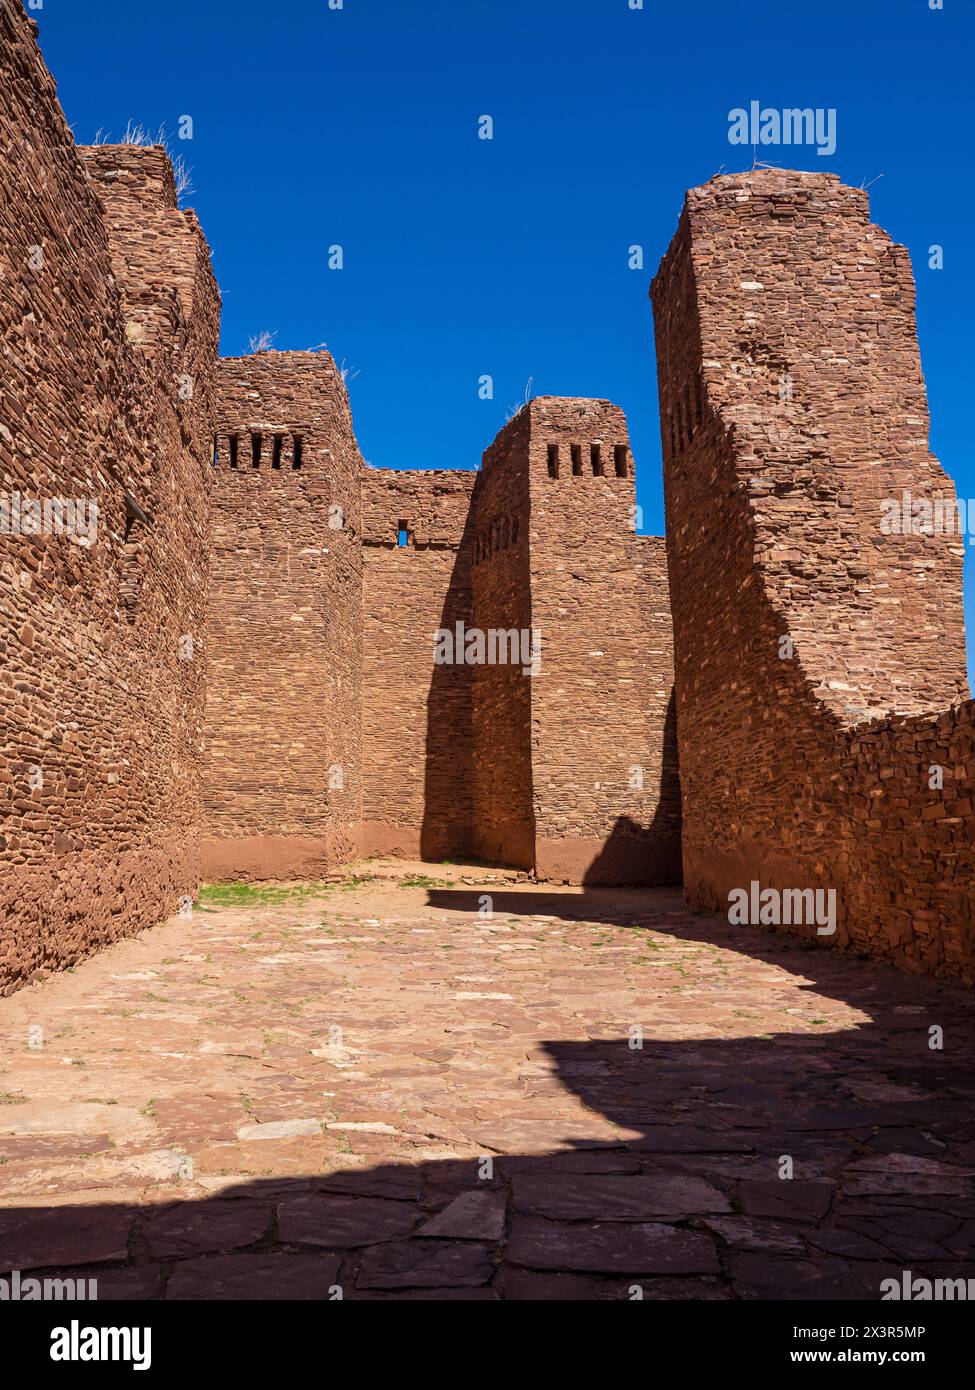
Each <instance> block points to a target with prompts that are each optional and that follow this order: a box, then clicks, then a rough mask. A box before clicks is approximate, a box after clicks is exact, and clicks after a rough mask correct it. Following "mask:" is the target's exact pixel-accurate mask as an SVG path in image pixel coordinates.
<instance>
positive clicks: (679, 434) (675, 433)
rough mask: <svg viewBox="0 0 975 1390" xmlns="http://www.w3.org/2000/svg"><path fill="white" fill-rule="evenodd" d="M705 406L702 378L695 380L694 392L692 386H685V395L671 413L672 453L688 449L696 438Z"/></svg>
mask: <svg viewBox="0 0 975 1390" xmlns="http://www.w3.org/2000/svg"><path fill="white" fill-rule="evenodd" d="M702 415H703V405H702V401H701V378H700V377H695V378H694V388H693V392H692V390H691V386H690V384H688V385H687V386H685V388H684V394H683V397H682V398H681V399H679V400H678V401H677V404H676V405H675V406H674V407H673V409H672V410H671V412H670V452H671V454H676V453H678V452H679V451H680V450H681V449H684V448H686V447H687V445H688V444H690V442H691V440H692V439H693V438H694V431H695V430H696V429H697V427H698V426H699V425H700V423H701V417H702Z"/></svg>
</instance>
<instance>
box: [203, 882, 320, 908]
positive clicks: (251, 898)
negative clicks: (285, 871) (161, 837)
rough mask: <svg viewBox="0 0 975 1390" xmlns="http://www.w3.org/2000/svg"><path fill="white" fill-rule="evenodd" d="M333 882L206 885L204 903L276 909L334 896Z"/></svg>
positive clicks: (220, 905) (219, 905) (215, 905)
mask: <svg viewBox="0 0 975 1390" xmlns="http://www.w3.org/2000/svg"><path fill="white" fill-rule="evenodd" d="M333 887H334V885H333V884H331V883H315V882H311V883H292V884H280V883H244V882H243V881H242V880H240V879H235V880H234V881H233V882H231V883H204V884H202V885H201V887H200V904H201V906H204V905H206V904H210V905H211V906H212V907H276V906H279V905H281V904H284V903H303V902H307V901H308V900H309V899H310V898H318V897H321V895H322V894H323V893H330V892H331V891H332V889H333Z"/></svg>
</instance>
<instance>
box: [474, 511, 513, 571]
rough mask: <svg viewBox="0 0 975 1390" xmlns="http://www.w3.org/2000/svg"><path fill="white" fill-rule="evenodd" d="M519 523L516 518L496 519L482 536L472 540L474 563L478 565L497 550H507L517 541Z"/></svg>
mask: <svg viewBox="0 0 975 1390" xmlns="http://www.w3.org/2000/svg"><path fill="white" fill-rule="evenodd" d="M518 530H519V522H518V518H517V517H516V516H514V517H507V516H501V517H497V518H496V519H495V520H494V521H492V522H491V525H490V526H489V527H488V529H487V530H486V531H485V532H484V534H483V535H481V536H477V537H476V538H475V540H474V563H475V565H479V564H480V563H481V561H482V560H488V559H490V557H491V556H492V555H495V554H496V553H497V552H498V551H499V550H507V549H508V546H509V545H514V543H515V541H516V540H517V539H518Z"/></svg>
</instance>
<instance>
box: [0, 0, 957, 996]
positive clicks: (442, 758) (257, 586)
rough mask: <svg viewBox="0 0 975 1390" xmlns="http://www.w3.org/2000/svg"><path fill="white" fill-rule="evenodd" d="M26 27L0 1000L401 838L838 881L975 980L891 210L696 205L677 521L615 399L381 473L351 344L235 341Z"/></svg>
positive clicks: (837, 187) (927, 480) (568, 859)
mask: <svg viewBox="0 0 975 1390" xmlns="http://www.w3.org/2000/svg"><path fill="white" fill-rule="evenodd" d="M0 40H2V43H0V66H2V86H0V93H2V95H0V186H2V189H3V194H4V197H3V202H2V206H0V224H2V232H3V236H2V241H0V313H2V335H3V365H4V372H3V382H2V400H0V473H2V479H0V491H2V494H3V510H2V513H0V523H2V530H3V534H2V537H0V609H2V615H3V622H2V627H0V653H2V665H0V768H2V771H3V781H2V787H0V796H2V798H3V799H2V802H0V865H2V875H0V914H2V916H0V921H2V926H0V992H9V991H10V990H12V989H14V988H17V987H18V986H19V985H21V984H23V983H24V982H25V981H28V980H30V979H31V978H32V977H34V976H35V975H36V974H37V972H38V971H41V970H46V969H51V968H61V967H65V966H68V965H70V964H72V963H73V962H75V961H77V960H79V959H80V958H81V957H83V956H84V955H86V954H87V953H89V952H91V951H93V950H96V949H98V948H99V947H101V946H103V945H105V944H107V943H109V942H111V941H114V940H117V939H118V938H120V937H123V936H127V935H131V934H133V933H135V932H138V931H140V930H141V929H143V928H144V927H147V926H149V925H151V924H153V923H155V922H158V921H160V920H162V919H165V918H166V917H168V916H171V915H173V914H174V913H175V912H177V911H178V910H181V909H182V910H186V909H187V908H188V905H189V904H190V903H191V901H192V899H193V897H194V895H195V893H196V891H197V888H198V885H199V882H200V879H201V877H205V878H226V877H278V878H305V877H320V876H321V875H323V874H325V873H327V872H329V871H330V870H332V869H334V868H335V867H336V866H337V865H339V864H341V863H343V862H347V861H348V860H350V859H352V858H355V857H357V856H361V855H369V854H379V853H382V854H393V855H403V856H409V857H417V856H420V857H423V858H425V859H429V860H434V861H436V860H443V859H445V858H451V859H456V858H459V857H464V856H471V857H474V858H477V859H479V860H481V861H485V862H489V863H496V864H504V865H509V866H513V867H517V868H521V869H523V870H525V871H526V872H528V873H531V874H533V875H534V876H536V877H537V878H538V879H541V880H550V881H553V882H562V883H574V884H584V885H586V886H596V885H600V884H627V885H659V884H671V883H678V882H681V881H683V883H684V887H685V892H686V894H687V897H688V899H689V901H690V902H691V903H692V904H693V905H696V906H698V907H700V908H704V909H712V910H720V911H722V912H724V911H727V907H728V901H729V894H731V893H732V892H733V891H734V890H736V889H743V888H746V889H747V888H749V887H750V886H751V885H757V886H758V887H759V888H760V889H761V890H766V889H776V890H779V891H782V892H788V891H795V890H799V891H806V890H809V889H812V888H828V889H830V890H834V891H835V894H836V898H837V902H838V912H837V923H836V931H835V934H834V935H833V936H832V937H831V942H832V944H838V945H845V946H849V947H852V948H854V949H856V950H858V951H861V952H864V953H867V954H870V955H874V956H878V957H883V958H886V959H888V960H891V961H894V962H896V963H897V964H899V965H901V966H904V967H907V968H910V969H915V970H922V971H926V972H930V973H936V974H938V973H944V974H952V975H955V976H957V977H959V978H962V979H966V980H971V979H972V977H973V973H975V950H973V910H975V908H973V904H975V898H973V877H975V836H973V830H975V813H973V807H972V783H973V776H975V730H973V715H972V710H973V705H972V702H971V701H970V700H969V699H968V688H967V683H966V676H965V638H964V624H963V615H962V601H961V570H962V558H963V554H964V537H959V536H958V534H956V533H952V532H951V531H946V530H943V529H938V528H934V529H933V530H932V529H931V528H928V530H927V531H920V532H917V531H912V530H911V529H910V528H902V529H901V530H899V531H892V530H890V529H886V530H885V529H884V528H883V527H882V525H881V514H882V507H883V505H884V503H885V502H889V500H890V499H896V498H900V497H902V496H905V495H910V496H911V497H913V498H915V499H924V500H926V501H928V502H930V503H931V504H932V506H933V505H934V504H935V503H936V502H937V501H938V499H941V500H942V502H945V501H947V502H948V503H950V504H953V503H954V489H953V486H952V484H951V482H950V480H949V479H948V478H947V476H946V475H945V474H944V472H943V471H942V469H941V467H940V465H939V464H938V462H937V460H936V459H935V458H934V457H933V456H932V455H931V453H930V450H929V446H928V424H929V422H928V413H927V404H926V396H925V388H924V381H923V377H922V373H921V366H920V358H919V353H918V345H917V336H916V328H915V317H914V286H913V281H912V277H911V270H910V265H909V261H908V256H907V253H906V251H905V250H904V248H903V247H900V246H897V245H895V244H894V243H893V242H891V241H890V239H889V238H888V237H887V236H886V235H885V233H884V232H882V231H881V230H880V229H879V228H877V227H875V226H873V225H872V224H871V222H870V218H869V207H868V199H867V195H866V193H865V192H863V191H862V190H860V189H852V188H847V187H845V186H844V185H843V184H842V183H841V182H840V181H839V179H838V178H837V177H836V176H834V175H828V174H809V173H796V172H791V171H781V170H755V171H753V172H751V173H747V174H733V175H723V176H719V177H717V178H715V179H712V180H711V182H710V183H708V184H707V185H705V186H704V187H703V188H698V189H694V190H692V191H691V192H690V193H689V194H688V195H687V201H686V204H685V207H684V210H683V213H682V215H681V219H680V223H679V226H678V229H677V233H676V236H675V237H674V240H673V243H672V244H671V247H670V249H669V251H668V252H667V254H666V256H665V257H664V259H663V262H662V264H661V267H660V270H659V272H658V274H657V277H656V279H655V281H654V285H653V290H652V298H653V307H654V319H655V326H656V343H657V361H658V372H659V391H660V413H661V424H662V436H663V455H664V486H665V499H666V516H667V537H666V542H665V541H664V539H663V538H660V537H649V536H642V535H638V534H637V533H636V527H635V517H636V508H635V496H634V460H633V457H632V454H631V452H630V447H629V439H628V434H627V427H626V421H625V418H624V416H623V413H622V411H621V410H619V409H618V408H617V407H616V406H614V405H612V404H610V403H609V402H607V401H601V400H580V399H564V398H556V397H542V398H537V399H535V400H532V401H530V402H529V403H528V404H526V406H525V407H524V408H523V409H522V410H521V411H520V412H519V413H518V414H517V415H516V416H515V417H514V418H513V419H512V420H510V421H509V423H508V424H507V425H506V426H505V428H504V429H503V430H502V431H501V433H500V434H499V435H498V437H497V439H496V440H495V441H494V443H493V444H492V445H491V446H490V447H489V448H488V450H487V451H486V453H485V454H484V458H483V462H482V466H481V468H480V470H478V471H472V470H457V471H453V470H429V471H427V470H409V471H407V470H403V471H400V470H389V469H373V468H370V467H368V466H366V465H365V463H364V461H363V459H362V457H361V455H360V452H359V449H358V446H357V443H356V439H355V435H354V431H353V425H352V417H351V412H350V408H349V400H348V394H347V391H346V388H345V384H344V382H343V380H342V377H341V374H340V373H339V372H338V371H337V369H336V367H335V364H334V363H333V361H332V360H331V358H330V357H329V356H328V354H327V353H325V352H315V353H302V352H273V351H262V352H258V353H255V354H254V355H252V356H249V357H245V358H234V359H220V358H219V357H218V330H219V316H220V296H219V291H218V289H217V286H216V283H215V280H214V277H213V273H212V269H211V265H210V257H209V252H208V249H207V245H206V242H205V240H204V237H203V234H202V232H201V230H200V227H199V224H198V222H197V220H196V217H195V215H194V214H193V213H192V212H190V211H184V210H182V209H181V208H180V207H179V204H178V199H177V196H176V188H175V184H174V179H173V173H172V169H171V167H170V164H169V161H168V158H167V156H166V154H165V152H164V151H163V150H162V149H160V148H158V147H150V148H145V147H138V146H128V145H123V146H110V145H100V146H95V147H87V148H86V147H79V146H76V145H75V143H74V140H73V138H72V135H71V132H70V130H69V129H68V127H67V124H66V122H65V119H64V116H63V114H62V112H61V109H60V106H59V105H58V101H57V97H56V93H55V87H54V83H53V80H52V78H51V77H50V75H49V74H48V72H47V70H46V69H45V67H44V65H43V62H42V60H41V58H40V54H39V51H38V47H37V42H36V37H35V31H34V26H33V25H32V24H31V23H30V22H29V21H28V20H27V19H26V17H25V16H24V14H23V11H22V10H21V7H20V6H19V5H18V4H17V3H15V0H0ZM79 517H80V518H83V519H84V521H85V523H86V525H85V526H81V525H79V524H78V523H79ZM93 519H94V520H95V521H96V523H97V524H95V525H92V522H93ZM438 644H439V647H438ZM678 768H679V774H678ZM776 925H779V924H778V923H776ZM784 929H786V930H789V929H792V928H790V926H789V924H788V923H786V924H784ZM795 929H798V930H801V931H802V932H803V933H805V934H808V933H809V930H810V929H809V927H808V925H804V926H802V927H800V928H795Z"/></svg>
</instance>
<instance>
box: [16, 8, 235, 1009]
mask: <svg viewBox="0 0 975 1390" xmlns="http://www.w3.org/2000/svg"><path fill="white" fill-rule="evenodd" d="M87 155H88V152H86V151H79V150H77V149H76V148H75V145H74V141H73V139H72V136H71V133H70V131H69V130H68V127H67V125H66V123H65V121H64V117H63V115H62V113H61V110H60V107H59V106H58V103H57V98H56V94H55V87H54V83H53V81H52V79H51V77H50V76H49V74H48V73H47V71H46V70H45V68H44V67H43V64H42V62H41V59H40V56H39V53H38V50H37V45H36V39H35V34H34V27H33V25H31V24H30V23H29V22H28V20H27V19H26V18H25V16H24V13H23V10H22V8H21V6H20V5H19V4H16V3H14V2H13V0H0V188H2V191H3V198H2V200H0V224H2V236H0V287H2V293H0V334H2V352H3V386H2V393H3V394H2V402H0V499H2V501H3V502H4V504H5V506H4V510H5V515H4V516H3V517H0V522H2V534H0V620H2V621H0V658H2V659H0V769H2V776H0V865H2V872H0V923H2V926H0V991H7V990H9V989H12V988H15V987H16V986H17V985H18V984H20V983H22V982H23V981H24V980H26V979H29V978H30V977H31V976H32V975H34V974H35V973H36V972H37V971H38V970H41V969H44V968H52V967H58V966H63V965H67V964H70V963H71V962H72V961H75V960H77V959H79V958H80V957H81V956H83V955H84V954H85V953H86V952H88V951H90V950H92V949H94V948H95V947H97V946H101V945H104V944H106V943H107V942H110V941H113V940H116V939H118V938H119V937H121V936H124V935H129V934H132V933H134V932H136V931H139V930H140V929H142V928H143V927H146V926H149V925H151V924H153V923H154V922H157V921H159V920H161V919H164V918H165V917H167V916H170V915H171V914H173V913H174V912H175V911H176V909H177V905H178V902H179V900H180V898H181V897H183V896H184V895H188V894H192V893H193V892H195V888H196V882H197V875H196V832H197V831H198V827H199V819H200V810H199V794H200V788H199V752H200V737H201V718H202V688H203V681H204V678H205V672H204V664H203V662H204V658H202V657H201V652H200V643H199V641H197V642H196V645H195V647H194V646H192V644H188V643H187V642H186V641H185V639H186V638H187V637H189V638H195V639H199V638H200V636H201V635H202V634H204V633H205V610H206V552H207V543H208V509H207V505H206V490H207V484H208V477H207V465H206V445H205V439H206V437H207V436H208V434H209V428H208V425H207V422H206V420H205V416H206V410H207V400H208V391H209V377H210V373H211V369H212V361H213V356H214V353H215V350H216V326H217V317H218V297H217V292H216V287H215V285H214V283H213V278H212V275H211V274H210V271H209V258H208V255H207V252H206V247H205V244H204V243H203V240H202V237H201V235H200V233H199V229H198V227H197V224H196V222H195V219H194V218H193V217H192V215H191V214H187V213H183V212H181V211H180V210H179V209H178V208H177V206H176V197H175V190H174V187H173V182H172V174H171V171H170V170H169V168H168V163H167V161H166V160H165V157H164V156H163V155H162V153H161V152H160V151H157V150H125V151H120V150H118V149H115V148H111V147H108V148H104V149H102V150H101V151H99V153H98V162H97V168H93V169H92V173H93V174H94V175H95V179H94V181H93V180H92V179H91V178H89V176H88V173H87V172H86V169H85V163H84V158H85V157H87ZM113 169H117V170H119V171H121V170H123V169H124V170H125V171H127V173H128V175H130V176H131V181H130V182H129V183H128V185H127V186H125V187H123V186H122V185H121V183H119V185H118V189H117V194H115V195H113V196H111V197H109V196H108V195H107V194H106V193H105V187H106V182H107V181H109V180H110V176H111V173H112V171H113ZM102 197H104V205H103V203H102V201H101V198H102ZM137 224H141V228H142V230H141V233H140V236H141V242H142V253H141V254H142V257H143V259H142V260H141V262H140V259H139V258H138V257H135V256H134V255H133V254H132V243H131V239H130V236H129V234H128V231H127V229H128V228H131V227H134V226H136V225H137ZM164 229H165V230H164ZM157 251H158V265H159V268H158V270H157V272H156V273H155V274H154V278H153V279H152V280H151V282H148V281H146V280H145V279H144V276H143V267H144V265H145V264H148V263H150V262H152V261H153V259H154V256H155V254H156V252H157ZM113 271H114V274H113ZM149 324H151V331H144V329H145V327H146V325H149ZM187 374H189V375H190V376H191V377H192V381H193V385H194V388H195V390H194V395H193V398H192V399H188V398H185V396H184V395H182V394H181V392H180V389H179V383H180V379H181V378H182V377H183V376H185V375H187ZM45 504H47V514H46V516H45V514H44V510H43V509H44V506H45ZM55 504H57V506H55ZM32 505H36V506H39V507H40V508H41V511H40V520H39V525H38V526H37V528H36V529H35V526H34V522H33V520H32V511H31V507H32ZM78 507H80V508H81V509H82V510H81V511H78V510H75V509H76V508H78ZM95 508H97V511H96V510H94V509H95ZM69 509H70V510H69ZM82 517H83V518H84V525H79V524H78V523H79V520H80V518H82ZM66 519H67V520H66Z"/></svg>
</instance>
